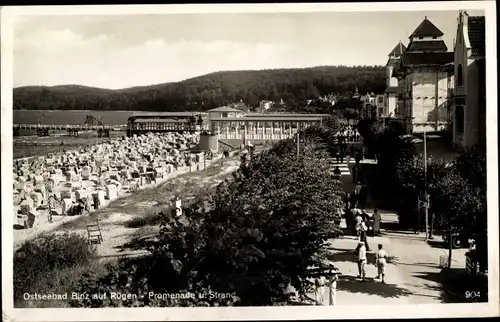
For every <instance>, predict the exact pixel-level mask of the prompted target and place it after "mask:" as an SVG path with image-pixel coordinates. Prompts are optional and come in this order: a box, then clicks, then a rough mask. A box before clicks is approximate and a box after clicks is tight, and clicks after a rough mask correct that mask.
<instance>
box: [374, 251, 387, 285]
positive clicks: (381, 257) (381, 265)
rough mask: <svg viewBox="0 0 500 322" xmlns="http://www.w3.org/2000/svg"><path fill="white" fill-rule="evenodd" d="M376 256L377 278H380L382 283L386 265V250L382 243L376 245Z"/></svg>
mask: <svg viewBox="0 0 500 322" xmlns="http://www.w3.org/2000/svg"><path fill="white" fill-rule="evenodd" d="M376 258H377V272H378V276H377V278H379V279H380V278H382V283H385V267H386V266H387V252H386V251H385V250H384V249H383V246H382V244H379V245H378V251H377V254H376Z"/></svg>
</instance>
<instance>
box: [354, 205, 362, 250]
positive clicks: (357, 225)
mask: <svg viewBox="0 0 500 322" xmlns="http://www.w3.org/2000/svg"><path fill="white" fill-rule="evenodd" d="M354 218H355V219H354V220H355V226H354V229H355V230H356V238H357V239H358V242H360V241H362V240H361V229H362V224H363V217H362V216H361V211H360V210H359V209H357V208H355V217H354Z"/></svg>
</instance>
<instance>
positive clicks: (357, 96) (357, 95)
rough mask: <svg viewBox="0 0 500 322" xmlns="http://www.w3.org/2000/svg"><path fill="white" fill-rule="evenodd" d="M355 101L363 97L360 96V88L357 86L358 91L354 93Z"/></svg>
mask: <svg viewBox="0 0 500 322" xmlns="http://www.w3.org/2000/svg"><path fill="white" fill-rule="evenodd" d="M352 98H353V99H360V98H361V95H360V94H359V91H358V86H356V91H355V92H354V95H353V96H352Z"/></svg>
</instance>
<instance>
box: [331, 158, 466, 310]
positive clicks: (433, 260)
mask: <svg viewBox="0 0 500 322" xmlns="http://www.w3.org/2000/svg"><path fill="white" fill-rule="evenodd" d="M364 162H368V163H370V162H373V160H364ZM331 164H332V169H333V168H334V167H335V166H336V165H338V166H339V167H340V168H341V169H342V176H341V181H342V183H343V188H344V190H345V191H347V192H351V191H352V190H353V189H354V186H355V183H353V182H352V176H351V173H350V171H349V168H348V166H347V164H346V163H345V162H344V164H337V163H336V162H335V160H332V161H331ZM346 169H347V171H346ZM366 210H367V211H370V212H371V211H373V209H371V208H369V205H368V207H367V209H366ZM379 212H380V213H381V217H382V227H384V226H397V220H398V219H397V215H396V214H395V213H394V212H390V211H384V210H379ZM341 226H342V228H346V225H345V221H344V220H342V223H341ZM436 238H438V239H439V237H436ZM328 242H329V244H330V246H329V254H328V255H327V259H328V260H330V261H332V262H333V263H334V265H335V266H336V267H337V268H338V269H339V270H340V272H341V275H340V277H339V281H338V283H337V291H336V296H335V298H336V301H335V303H336V305H359V304H364V305H371V304H378V305H387V304H389V305H393V304H403V305H405V304H438V303H443V301H444V298H443V295H442V291H441V285H440V282H439V280H440V279H439V274H440V272H441V268H440V267H439V257H440V256H441V255H446V250H445V249H442V248H437V247H436V248H435V247H431V246H429V245H428V244H427V242H426V241H425V235H424V234H419V235H415V234H413V233H411V232H405V231H391V230H389V229H382V234H381V236H378V237H369V238H368V243H369V245H370V248H371V251H370V252H368V265H367V280H366V281H365V282H362V281H360V280H359V279H357V275H358V268H357V263H356V262H357V255H356V254H355V252H354V249H355V248H356V246H357V239H356V237H355V236H350V235H347V234H346V235H345V236H343V237H341V238H337V239H332V240H329V241H328ZM378 244H382V245H384V249H385V250H386V251H387V253H388V255H389V264H388V265H387V268H386V283H385V284H382V283H380V281H379V280H376V279H374V277H376V275H377V269H376V266H375V252H376V249H377V245H378ZM465 251H466V250H462V249H459V250H454V260H453V265H452V266H453V267H464V265H465V256H464V254H465ZM322 291H323V292H324V293H325V294H324V296H323V298H324V300H323V302H322V304H323V305H329V303H328V301H329V300H328V296H327V292H328V290H327V289H326V288H325V289H324V290H322Z"/></svg>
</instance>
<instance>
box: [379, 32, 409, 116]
mask: <svg viewBox="0 0 500 322" xmlns="http://www.w3.org/2000/svg"><path fill="white" fill-rule="evenodd" d="M405 51H406V46H405V45H403V43H402V42H401V41H399V44H397V45H396V47H394V49H393V50H392V51H391V52H390V53H389V60H388V61H387V64H386V65H385V66H386V71H387V74H386V86H387V87H386V89H385V95H384V106H383V108H382V110H381V107H380V106H378V107H377V116H378V117H390V116H395V115H396V109H397V107H398V95H399V92H400V88H399V86H398V79H397V78H396V77H394V75H393V72H394V68H395V66H397V65H398V64H399V62H400V61H401V56H402V55H403V53H404V52H405Z"/></svg>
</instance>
